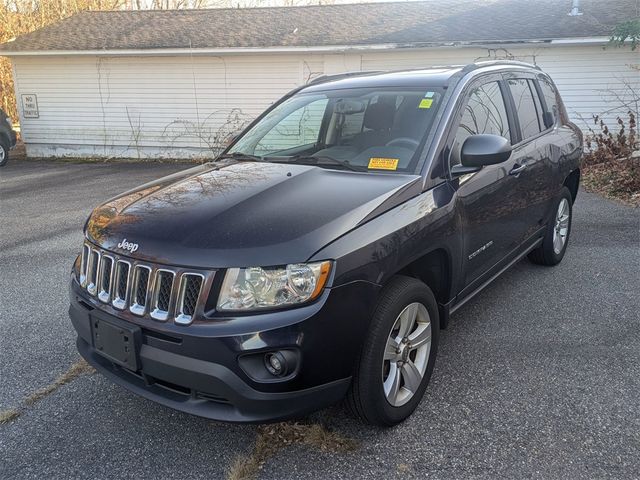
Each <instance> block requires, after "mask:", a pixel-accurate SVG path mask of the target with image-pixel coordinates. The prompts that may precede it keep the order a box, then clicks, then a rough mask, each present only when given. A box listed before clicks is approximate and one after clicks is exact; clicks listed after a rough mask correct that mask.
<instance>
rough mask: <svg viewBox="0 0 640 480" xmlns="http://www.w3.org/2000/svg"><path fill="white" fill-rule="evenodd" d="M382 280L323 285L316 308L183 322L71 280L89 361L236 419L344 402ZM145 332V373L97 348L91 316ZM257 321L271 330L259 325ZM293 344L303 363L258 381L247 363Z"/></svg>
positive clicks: (175, 404) (154, 392) (147, 388)
mask: <svg viewBox="0 0 640 480" xmlns="http://www.w3.org/2000/svg"><path fill="white" fill-rule="evenodd" d="M377 288H378V287H377V286H375V285H372V284H368V283H365V282H355V283H353V284H349V285H347V286H343V287H339V288H334V289H333V290H331V291H329V290H327V291H325V293H324V294H323V295H322V298H321V299H320V300H319V301H317V302H315V303H314V304H312V305H308V306H306V307H302V308H297V309H291V310H287V311H282V312H271V313H262V314H259V315H252V316H251V318H250V321H247V318H242V317H238V318H233V319H228V318H227V319H224V320H220V321H219V322H213V321H212V322H211V325H190V326H179V325H174V324H172V323H170V322H166V323H163V322H157V321H154V320H151V319H145V318H134V317H133V316H131V315H129V314H126V313H124V312H116V311H115V310H113V309H111V307H109V306H107V305H102V304H100V303H99V302H98V301H97V300H96V299H95V298H94V297H90V296H88V295H87V293H86V292H85V291H84V290H82V289H81V288H80V287H79V286H78V284H77V282H76V281H75V280H74V279H73V278H72V280H71V292H70V293H71V306H70V308H69V316H70V318H71V321H72V323H73V326H74V327H75V329H76V331H77V332H78V340H77V347H78V351H79V352H80V354H81V355H82V356H83V357H84V358H85V359H86V360H87V362H88V363H89V364H91V365H92V366H93V367H95V368H96V369H97V370H98V371H99V372H101V373H102V374H104V375H105V376H106V377H108V378H109V379H111V380H112V381H113V382H114V383H117V384H119V385H122V386H124V387H125V388H127V389H129V390H131V391H132V392H134V393H137V394H138V395H141V396H143V397H145V398H148V399H150V400H153V401H155V402H157V403H160V404H162V405H165V406H168V407H171V408H174V409H176V410H180V411H183V412H187V413H191V414H194V415H199V416H202V417H206V418H210V419H213V420H220V421H228V422H268V421H276V420H282V419H287V418H292V417H297V416H300V415H304V414H306V413H309V412H311V411H313V410H317V409H319V408H323V407H325V406H328V405H330V404H332V403H335V402H337V401H339V400H340V399H341V398H342V397H343V396H344V395H345V394H346V392H347V390H348V388H349V385H350V382H351V371H352V367H353V365H354V362H355V361H356V359H357V354H358V352H359V350H360V346H361V345H360V342H361V340H362V339H363V338H364V335H363V333H364V332H366V329H367V328H368V319H369V318H370V312H369V311H368V307H367V306H368V305H372V304H373V303H374V302H373V296H374V295H376V293H377ZM96 317H97V318H99V319H102V320H107V321H115V322H126V323H127V324H131V325H137V326H138V327H140V328H141V333H142V334H141V344H140V349H139V365H140V368H139V370H138V371H135V372H134V371H130V370H127V369H125V368H122V367H120V366H118V365H116V364H115V363H112V362H111V361H110V360H108V359H107V358H105V357H103V356H102V355H101V354H99V353H97V351H96V349H95V348H94V346H93V340H92V334H91V319H92V318H96ZM256 325H264V330H258V331H256V328H255V327H256ZM283 348H284V349H295V350H296V351H297V352H298V354H299V359H300V360H299V368H297V369H296V371H295V372H294V374H292V375H289V376H287V377H285V378H284V379H279V378H277V377H273V378H255V377H251V376H250V375H249V374H247V372H246V371H245V370H244V369H243V368H242V367H241V365H240V362H239V359H240V358H243V357H244V358H246V357H248V356H252V355H256V356H261V355H263V354H264V352H267V351H274V350H277V349H283Z"/></svg>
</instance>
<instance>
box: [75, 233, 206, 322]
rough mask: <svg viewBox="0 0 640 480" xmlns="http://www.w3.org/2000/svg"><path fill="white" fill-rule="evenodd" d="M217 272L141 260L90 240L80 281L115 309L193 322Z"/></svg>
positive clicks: (84, 286)
mask: <svg viewBox="0 0 640 480" xmlns="http://www.w3.org/2000/svg"><path fill="white" fill-rule="evenodd" d="M214 274H215V272H210V273H209V272H205V271H203V272H202V273H199V272H193V271H188V270H185V269H184V268H173V267H164V266H162V265H157V264H148V263H146V262H138V261H135V260H133V259H130V258H129V257H128V256H124V255H119V254H117V253H111V252H109V251H106V250H102V249H101V248H99V247H94V246H92V245H91V244H90V243H88V242H87V243H85V244H84V245H83V248H82V255H81V260H80V272H79V276H78V281H79V283H80V286H81V287H82V288H84V289H85V290H86V291H87V292H88V293H89V294H90V295H92V296H94V297H97V300H99V301H100V302H102V303H104V304H110V305H111V306H112V307H113V308H115V309H118V310H127V311H128V312H131V313H133V314H134V315H137V316H141V317H142V316H149V317H151V318H153V319H154V320H159V321H163V322H164V321H167V320H169V319H173V321H174V322H175V323H176V324H178V325H189V324H191V323H192V322H193V320H194V318H195V317H196V316H197V315H198V314H199V313H198V312H203V308H202V306H201V305H200V303H201V302H203V301H204V300H203V298H202V297H203V290H204V288H205V285H210V284H211V279H212V277H213V275H214ZM97 300H96V301H97Z"/></svg>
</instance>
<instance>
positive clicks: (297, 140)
mask: <svg viewBox="0 0 640 480" xmlns="http://www.w3.org/2000/svg"><path fill="white" fill-rule="evenodd" d="M327 102H328V100H327V99H326V98H323V99H319V100H316V101H314V102H311V103H309V104H307V105H305V106H304V107H301V108H298V109H297V110H294V111H293V112H291V113H290V114H289V115H287V116H286V117H285V118H283V119H282V120H281V121H280V122H278V123H277V124H276V125H275V126H274V127H273V128H272V129H271V130H269V131H268V132H267V133H266V134H265V135H264V136H263V137H262V139H261V140H260V141H259V142H258V144H257V145H256V147H255V151H254V154H255V155H270V154H274V153H277V152H280V151H283V150H288V149H290V148H294V147H298V146H300V145H307V144H315V143H316V142H317V141H318V135H319V134H320V127H321V125H322V118H323V117H324V112H325V109H326V107H327Z"/></svg>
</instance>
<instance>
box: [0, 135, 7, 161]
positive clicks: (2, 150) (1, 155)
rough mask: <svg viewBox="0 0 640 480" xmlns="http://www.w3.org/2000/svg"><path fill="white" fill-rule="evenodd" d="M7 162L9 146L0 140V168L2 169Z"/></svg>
mask: <svg viewBox="0 0 640 480" xmlns="http://www.w3.org/2000/svg"><path fill="white" fill-rule="evenodd" d="M8 161H9V145H7V144H6V143H5V142H4V141H3V140H0V167H3V166H4V165H6V164H7V162H8Z"/></svg>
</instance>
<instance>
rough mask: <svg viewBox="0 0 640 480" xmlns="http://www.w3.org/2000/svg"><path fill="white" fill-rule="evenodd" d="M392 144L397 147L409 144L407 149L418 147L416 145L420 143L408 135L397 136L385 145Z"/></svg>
mask: <svg viewBox="0 0 640 480" xmlns="http://www.w3.org/2000/svg"><path fill="white" fill-rule="evenodd" d="M394 145H395V146H397V147H402V146H403V145H404V146H407V145H409V150H415V149H416V148H418V145H420V142H418V141H417V140H414V139H413V138H409V137H398V138H394V139H393V140H390V141H389V142H387V144H386V146H387V147H393V146H394Z"/></svg>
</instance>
